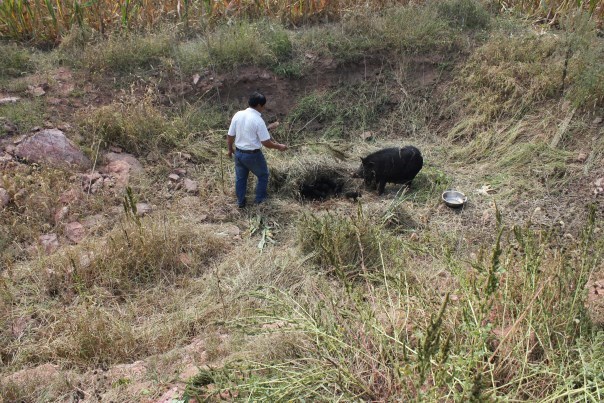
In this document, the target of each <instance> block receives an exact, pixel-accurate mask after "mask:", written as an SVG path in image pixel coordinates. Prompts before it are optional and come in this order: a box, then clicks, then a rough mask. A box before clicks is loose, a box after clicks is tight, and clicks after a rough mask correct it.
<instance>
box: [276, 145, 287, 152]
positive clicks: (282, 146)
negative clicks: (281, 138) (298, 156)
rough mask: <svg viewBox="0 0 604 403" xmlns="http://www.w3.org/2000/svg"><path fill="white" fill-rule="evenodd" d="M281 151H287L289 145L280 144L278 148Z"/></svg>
mask: <svg viewBox="0 0 604 403" xmlns="http://www.w3.org/2000/svg"><path fill="white" fill-rule="evenodd" d="M277 149H278V150H279V151H285V150H287V146H286V145H285V144H279V146H278V148H277Z"/></svg>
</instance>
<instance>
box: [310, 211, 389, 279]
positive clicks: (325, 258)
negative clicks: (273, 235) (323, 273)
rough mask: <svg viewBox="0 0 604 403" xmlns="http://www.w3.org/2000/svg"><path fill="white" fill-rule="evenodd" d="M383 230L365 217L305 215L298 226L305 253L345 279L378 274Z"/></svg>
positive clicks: (360, 215)
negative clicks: (376, 272) (373, 273)
mask: <svg viewBox="0 0 604 403" xmlns="http://www.w3.org/2000/svg"><path fill="white" fill-rule="evenodd" d="M386 241H387V236H386V235H385V234H382V228H381V227H380V226H379V225H376V224H374V223H372V222H370V221H369V220H368V219H367V218H365V217H363V216H362V214H361V212H360V211H359V215H358V216H357V217H352V218H349V217H340V216H337V215H333V214H325V215H322V216H316V215H305V216H303V217H302V219H301V220H300V222H299V223H298V244H299V245H300V248H301V250H302V252H303V253H305V254H311V255H312V257H313V258H312V259H313V261H314V262H315V263H316V264H318V265H319V266H321V267H322V268H323V269H326V270H328V271H330V272H333V273H335V274H336V275H337V276H340V277H344V278H351V277H356V276H357V275H359V274H360V275H362V274H365V275H367V274H369V273H370V272H375V270H377V269H378V268H379V267H380V266H381V263H382V253H381V248H382V244H383V243H384V242H386Z"/></svg>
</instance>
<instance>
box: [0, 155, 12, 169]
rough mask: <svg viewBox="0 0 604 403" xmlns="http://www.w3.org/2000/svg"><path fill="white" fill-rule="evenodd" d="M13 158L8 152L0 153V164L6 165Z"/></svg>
mask: <svg viewBox="0 0 604 403" xmlns="http://www.w3.org/2000/svg"><path fill="white" fill-rule="evenodd" d="M12 160H13V156H12V155H10V154H8V153H4V152H3V153H0V166H3V165H6V164H8V163H9V162H11V161H12Z"/></svg>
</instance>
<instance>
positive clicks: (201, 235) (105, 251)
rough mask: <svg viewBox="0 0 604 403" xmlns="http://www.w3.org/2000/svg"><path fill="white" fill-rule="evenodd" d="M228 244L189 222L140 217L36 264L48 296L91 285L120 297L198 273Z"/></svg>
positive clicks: (76, 291) (61, 294) (82, 288)
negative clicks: (99, 237)
mask: <svg viewBox="0 0 604 403" xmlns="http://www.w3.org/2000/svg"><path fill="white" fill-rule="evenodd" d="M93 245H94V246H96V248H95V247H94V246H93ZM164 245H170V247H168V248H166V247H164ZM226 246H227V245H226V242H225V240H224V239H223V238H220V237H218V236H216V235H213V234H211V233H207V232H205V231H203V229H200V228H196V227H194V226H192V225H186V224H185V223H181V222H173V221H171V220H170V219H168V218H164V219H163V220H162V219H150V220H141V222H140V224H138V223H137V222H128V223H123V224H120V225H119V226H118V227H117V228H115V229H114V230H113V231H111V232H109V233H108V234H107V235H106V236H104V237H103V239H100V240H99V239H97V240H94V241H93V244H90V245H86V244H84V245H82V246H80V247H78V248H74V250H72V251H71V252H69V253H67V254H66V255H57V256H53V257H50V258H48V259H44V260H43V261H42V262H41V266H40V269H41V270H42V271H43V272H44V271H45V273H43V274H42V277H43V278H45V283H46V289H47V292H48V293H49V294H50V295H51V296H64V295H68V294H69V293H70V292H69V291H71V292H73V293H76V294H78V293H79V292H82V291H84V290H90V289H92V288H94V287H102V288H104V289H106V290H107V291H109V292H111V293H113V294H115V295H118V296H119V295H126V294H129V293H131V292H134V291H135V290H137V289H138V288H140V287H147V286H148V285H149V284H155V283H157V282H165V281H167V282H173V281H175V279H176V278H178V276H181V275H183V274H185V273H186V274H188V275H199V274H200V273H203V270H204V268H205V267H206V266H207V265H208V264H210V263H211V262H212V260H213V259H215V258H216V257H217V256H219V255H221V254H222V253H223V252H225V251H226V250H227V248H226ZM66 291H67V293H66Z"/></svg>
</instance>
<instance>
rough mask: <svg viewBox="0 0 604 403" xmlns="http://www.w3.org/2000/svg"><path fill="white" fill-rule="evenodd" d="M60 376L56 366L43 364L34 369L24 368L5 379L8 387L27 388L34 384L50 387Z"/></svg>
mask: <svg viewBox="0 0 604 403" xmlns="http://www.w3.org/2000/svg"><path fill="white" fill-rule="evenodd" d="M60 376H61V373H60V371H59V366H58V365H53V364H43V365H40V366H37V367H35V368H26V369H22V370H21V371H17V372H15V373H13V374H11V375H9V376H7V377H6V378H4V381H6V382H7V383H8V384H9V385H10V384H13V385H19V386H21V387H25V386H28V385H29V384H30V383H32V382H35V383H37V384H40V385H50V384H51V383H52V382H53V381H54V380H56V379H58V378H59V377H60Z"/></svg>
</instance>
